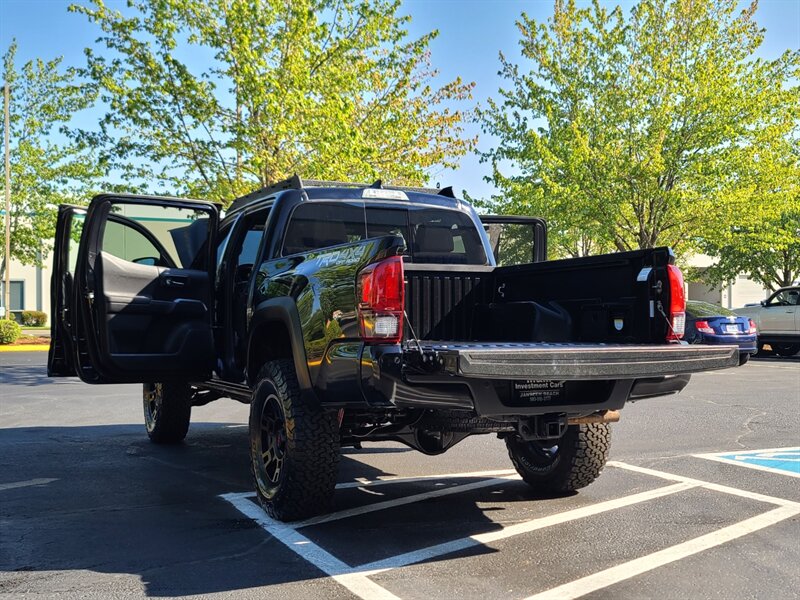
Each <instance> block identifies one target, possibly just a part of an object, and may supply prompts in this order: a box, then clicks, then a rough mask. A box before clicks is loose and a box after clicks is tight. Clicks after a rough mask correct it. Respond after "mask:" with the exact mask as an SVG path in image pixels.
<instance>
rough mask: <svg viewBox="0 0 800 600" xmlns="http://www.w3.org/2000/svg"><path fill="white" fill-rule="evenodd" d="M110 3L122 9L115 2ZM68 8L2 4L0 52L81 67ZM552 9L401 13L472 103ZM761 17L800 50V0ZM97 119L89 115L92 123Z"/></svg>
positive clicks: (448, 178)
mask: <svg viewBox="0 0 800 600" xmlns="http://www.w3.org/2000/svg"><path fill="white" fill-rule="evenodd" d="M107 3H108V4H109V5H114V4H120V5H124V2H119V1H116V2H115V0H107ZM604 3H605V4H608V5H609V6H614V5H616V4H621V5H622V6H623V8H625V9H626V12H627V11H628V10H629V9H630V7H631V6H633V4H634V2H633V1H632V0H625V1H618V2H604ZM69 4H70V2H69V1H66V0H0V50H2V52H5V50H6V48H7V47H8V45H9V43H10V41H11V39H12V38H16V39H17V42H18V44H19V51H18V59H19V62H20V63H22V62H23V61H25V60H28V59H29V58H35V57H41V58H46V59H49V58H52V57H55V56H63V57H64V62H65V64H74V65H78V64H81V62H82V61H83V48H84V47H86V46H87V45H91V44H92V42H93V40H94V39H95V38H96V37H97V31H96V29H95V28H94V27H93V26H91V25H90V24H89V23H88V22H87V21H86V19H85V18H84V17H82V16H81V15H75V14H71V13H68V12H67V6H68V5H69ZM552 10H553V2H552V0H491V1H490V0H404V3H403V8H402V12H403V13H404V14H410V15H411V16H412V23H411V26H410V33H411V34H412V35H414V36H418V35H421V34H423V33H426V32H428V31H431V30H432V29H438V30H439V37H438V38H437V39H436V40H435V41H434V42H433V44H432V46H431V53H432V57H431V58H432V62H433V65H434V66H435V67H437V68H438V69H439V70H440V71H441V75H440V77H441V81H442V83H444V82H446V81H450V80H452V79H454V78H455V77H456V76H459V75H460V76H461V77H462V78H463V79H464V80H466V81H474V82H475V84H476V87H475V93H474V101H475V102H479V103H482V102H485V100H486V98H488V97H491V96H496V95H497V89H498V88H499V87H500V86H501V85H502V80H501V79H500V77H499V76H498V75H497V71H498V68H499V61H498V53H499V52H500V51H502V52H503V53H504V54H505V55H506V56H507V57H509V58H512V59H517V58H518V56H519V53H518V51H517V39H518V33H517V29H516V27H515V21H516V20H517V19H518V18H519V16H520V14H521V13H522V12H523V11H524V12H526V13H527V14H528V15H529V16H531V17H532V18H534V19H536V20H537V21H544V20H546V19H547V17H549V16H550V15H551V14H552ZM756 18H757V21H758V23H759V24H760V25H761V26H762V27H764V28H765V29H766V34H765V39H764V44H763V46H762V47H761V49H760V52H759V54H760V55H761V56H763V57H765V58H774V57H775V56H778V55H779V54H780V53H781V52H783V51H785V50H786V49H789V48H800V0H762V1H761V3H760V6H759V9H758V12H757V15H756ZM98 116H99V115H98ZM95 118H97V117H96V116H95V115H91V114H90V115H84V119H86V120H88V121H90V122H91V120H92V119H95ZM82 120H83V119H82ZM469 133H470V134H471V135H476V134H479V133H480V130H479V127H478V126H477V125H470V126H469ZM491 145H492V140H491V139H489V138H487V137H485V136H481V137H480V140H479V148H481V149H487V148H489V147H491ZM488 174H489V168H488V165H483V164H480V163H479V161H478V158H477V156H468V157H465V158H464V159H463V160H462V162H461V167H460V168H459V169H458V170H456V171H455V172H441V173H439V174H437V175H436V176H435V178H434V183H435V182H439V183H441V185H442V186H443V187H444V186H446V185H453V186H454V188H455V189H456V190H459V191H460V190H462V189H466V190H467V191H469V192H470V194H471V195H472V196H473V197H486V196H489V195H490V194H491V192H492V191H493V190H492V187H491V185H490V184H487V183H485V182H484V181H483V177H484V176H485V175H488Z"/></svg>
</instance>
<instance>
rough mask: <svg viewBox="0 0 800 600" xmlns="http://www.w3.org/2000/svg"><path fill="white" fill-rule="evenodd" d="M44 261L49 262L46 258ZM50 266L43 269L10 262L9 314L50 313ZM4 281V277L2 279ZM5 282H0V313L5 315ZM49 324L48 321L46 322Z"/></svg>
mask: <svg viewBox="0 0 800 600" xmlns="http://www.w3.org/2000/svg"><path fill="white" fill-rule="evenodd" d="M46 260H50V257H47V259H46ZM50 272H51V270H50V265H49V264H48V265H46V266H45V267H44V268H40V267H31V266H27V265H21V264H20V263H19V262H17V261H16V260H12V261H11V272H10V275H11V286H10V290H11V298H10V300H11V312H12V313H19V312H21V311H23V310H41V311H44V312H46V313H48V315H49V313H50ZM3 279H5V277H4V278H3ZM5 297H6V296H5V281H0V313H2V314H5V310H4V307H2V305H3V302H5ZM48 322H49V321H48Z"/></svg>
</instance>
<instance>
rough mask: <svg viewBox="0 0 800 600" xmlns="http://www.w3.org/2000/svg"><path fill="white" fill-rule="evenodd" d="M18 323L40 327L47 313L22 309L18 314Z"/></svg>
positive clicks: (45, 321) (45, 320)
mask: <svg viewBox="0 0 800 600" xmlns="http://www.w3.org/2000/svg"><path fill="white" fill-rule="evenodd" d="M20 323H22V324H23V325H27V326H28V327H41V326H42V325H44V324H45V323H47V313H44V312H42V311H40V310H23V311H22V314H21V315H20Z"/></svg>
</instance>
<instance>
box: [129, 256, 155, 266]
mask: <svg viewBox="0 0 800 600" xmlns="http://www.w3.org/2000/svg"><path fill="white" fill-rule="evenodd" d="M132 262H135V263H136V264H137V265H148V266H150V267H155V266H156V265H157V264H158V259H157V258H156V257H155V256H142V257H141V258H134V259H133V261H132Z"/></svg>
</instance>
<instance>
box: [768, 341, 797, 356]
mask: <svg viewBox="0 0 800 600" xmlns="http://www.w3.org/2000/svg"><path fill="white" fill-rule="evenodd" d="M771 346H772V351H773V352H775V354H777V355H778V356H783V357H785V358H787V357H789V356H794V355H795V354H797V353H798V352H800V344H771Z"/></svg>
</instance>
